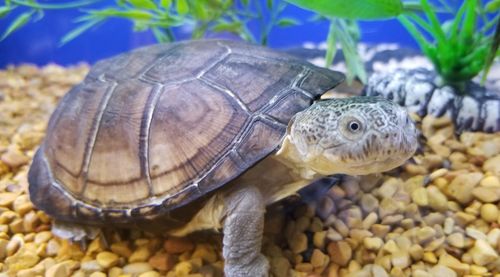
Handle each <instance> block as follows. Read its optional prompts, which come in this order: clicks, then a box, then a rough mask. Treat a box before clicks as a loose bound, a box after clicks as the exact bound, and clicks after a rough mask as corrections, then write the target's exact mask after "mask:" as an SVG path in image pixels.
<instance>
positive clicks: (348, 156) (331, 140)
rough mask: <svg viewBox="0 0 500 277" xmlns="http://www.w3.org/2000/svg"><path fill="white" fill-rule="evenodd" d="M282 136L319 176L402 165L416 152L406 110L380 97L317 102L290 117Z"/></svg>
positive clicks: (384, 168) (413, 129)
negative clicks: (285, 132)
mask: <svg viewBox="0 0 500 277" xmlns="http://www.w3.org/2000/svg"><path fill="white" fill-rule="evenodd" d="M287 138H288V140H289V143H290V144H291V145H293V146H294V148H295V151H293V152H294V156H295V160H296V161H297V160H298V161H297V162H299V163H300V164H302V165H303V166H304V167H306V168H308V169H311V170H313V171H314V172H316V173H319V174H322V175H331V174H337V173H342V174H350V175H366V174H371V173H377V172H383V171H387V170H390V169H393V168H395V167H398V166H400V165H401V164H403V163H404V162H405V161H406V160H407V159H409V158H410V157H411V156H412V155H413V153H414V152H415V150H416V148H417V145H418V141H417V131H416V127H415V124H414V123H413V121H412V120H411V118H410V117H409V115H408V113H407V111H406V110H405V109H404V108H402V107H400V106H399V105H397V104H395V103H394V102H392V101H389V100H386V99H384V98H381V97H352V98H342V99H328V100H322V101H319V102H316V103H315V104H313V105H312V106H311V107H309V108H308V109H306V110H304V111H302V112H300V113H298V114H296V115H295V117H294V118H293V120H292V121H291V122H290V124H289V127H288V134H287Z"/></svg>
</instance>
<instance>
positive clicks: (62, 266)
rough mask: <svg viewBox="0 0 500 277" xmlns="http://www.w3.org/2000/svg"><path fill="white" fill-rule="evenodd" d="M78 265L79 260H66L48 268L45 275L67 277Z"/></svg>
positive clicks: (48, 276) (46, 276)
mask: <svg viewBox="0 0 500 277" xmlns="http://www.w3.org/2000/svg"><path fill="white" fill-rule="evenodd" d="M77 267H78V262H75V261H71V260H69V261H64V262H60V263H58V264H54V265H52V266H50V267H49V268H47V272H46V273H45V277H66V276H70V275H71V273H72V272H73V270H75V269H76V268H77Z"/></svg>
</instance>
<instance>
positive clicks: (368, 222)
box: [361, 212, 378, 229]
mask: <svg viewBox="0 0 500 277" xmlns="http://www.w3.org/2000/svg"><path fill="white" fill-rule="evenodd" d="M377 220H378V215H377V214H376V213H375V212H371V213H369V214H368V215H367V216H366V217H365V218H364V219H363V221H362V223H361V226H362V227H363V229H370V227H372V225H373V224H375V223H377Z"/></svg>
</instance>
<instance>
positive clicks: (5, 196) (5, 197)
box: [0, 192, 19, 207]
mask: <svg viewBox="0 0 500 277" xmlns="http://www.w3.org/2000/svg"><path fill="white" fill-rule="evenodd" d="M18 196H19V194H18V193H14V192H2V193H0V207H8V206H10V205H12V203H14V200H16V198H17V197H18Z"/></svg>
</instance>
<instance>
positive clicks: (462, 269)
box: [439, 254, 470, 276]
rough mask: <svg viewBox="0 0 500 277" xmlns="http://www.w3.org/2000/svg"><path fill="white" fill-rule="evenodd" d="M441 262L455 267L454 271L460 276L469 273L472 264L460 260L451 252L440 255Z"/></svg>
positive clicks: (449, 266) (452, 267)
mask: <svg viewBox="0 0 500 277" xmlns="http://www.w3.org/2000/svg"><path fill="white" fill-rule="evenodd" d="M439 264H440V265H444V266H446V267H448V268H451V269H453V271H455V272H456V273H457V274H458V275H460V276H463V275H465V274H467V273H468V272H469V270H470V266H469V265H468V264H464V263H462V262H460V261H459V260H457V259H456V258H455V257H453V256H451V255H449V254H443V255H441V256H440V257H439Z"/></svg>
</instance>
